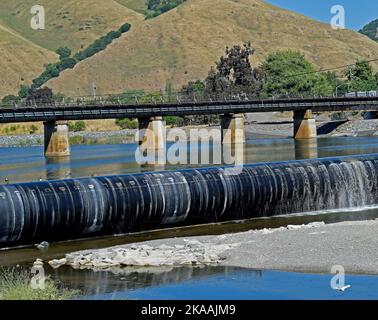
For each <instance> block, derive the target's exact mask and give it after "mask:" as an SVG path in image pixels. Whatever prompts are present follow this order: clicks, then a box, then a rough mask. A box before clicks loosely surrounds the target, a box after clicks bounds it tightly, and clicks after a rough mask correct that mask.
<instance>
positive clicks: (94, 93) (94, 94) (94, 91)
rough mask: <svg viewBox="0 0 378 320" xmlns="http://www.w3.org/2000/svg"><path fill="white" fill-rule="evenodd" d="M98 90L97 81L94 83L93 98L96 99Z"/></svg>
mask: <svg viewBox="0 0 378 320" xmlns="http://www.w3.org/2000/svg"><path fill="white" fill-rule="evenodd" d="M96 90H97V87H96V84H95V83H92V91H93V99H94V100H96V96H97V94H96Z"/></svg>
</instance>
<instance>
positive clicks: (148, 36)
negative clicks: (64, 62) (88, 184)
mask: <svg viewBox="0 0 378 320" xmlns="http://www.w3.org/2000/svg"><path fill="white" fill-rule="evenodd" d="M243 41H251V42H252V44H253V46H254V47H255V48H256V49H257V52H256V57H255V59H256V58H257V61H260V62H261V61H262V60H263V58H264V57H265V56H266V55H267V54H268V53H270V52H273V51H277V50H285V49H299V50H301V51H302V52H303V53H304V54H305V55H306V57H307V58H308V59H309V60H310V61H311V62H313V63H314V64H315V65H316V66H317V67H319V68H329V67H335V66H342V65H345V64H348V63H354V62H355V61H356V60H357V59H372V58H375V57H377V53H378V44H376V43H375V42H373V41H371V40H369V39H368V38H366V37H364V36H363V35H361V34H358V33H356V32H353V31H349V30H337V31H336V30H333V29H332V28H331V27H330V26H329V25H328V24H323V23H320V22H316V21H314V20H311V19H309V18H307V17H305V16H302V15H299V14H296V13H293V12H290V11H287V10H284V9H280V8H277V7H275V6H273V5H270V4H268V3H265V2H264V1H262V0H232V1H231V0H188V1H187V2H186V3H184V4H183V5H181V6H179V7H178V8H176V9H174V10H172V11H170V12H168V13H166V14H163V15H161V16H159V17H158V18H155V19H151V20H147V21H144V22H143V23H141V24H139V26H138V27H137V28H136V27H134V28H132V30H131V31H130V32H129V33H127V34H126V35H125V36H123V37H122V38H120V39H119V40H117V41H115V42H114V43H113V44H112V45H110V46H109V47H108V48H107V49H106V50H105V51H103V52H101V53H99V54H97V55H96V56H94V57H92V58H91V59H88V60H86V61H84V62H82V63H80V64H79V65H77V66H76V67H75V69H74V70H68V71H65V72H63V73H62V74H61V76H60V77H59V78H57V79H54V80H51V81H50V82H48V83H47V84H48V86H50V87H52V88H53V89H54V90H55V91H61V92H65V93H67V94H70V95H85V94H90V92H91V91H90V88H91V84H92V83H95V84H96V86H97V88H98V90H99V92H101V93H111V92H120V91H122V90H124V89H125V88H128V89H130V88H131V89H132V88H145V89H146V90H159V89H164V87H165V86H166V83H167V82H170V83H172V85H173V86H174V87H180V86H181V85H182V84H184V83H186V82H187V81H188V80H191V79H197V78H204V77H205V76H206V74H207V72H208V70H209V67H210V66H211V65H213V64H214V62H215V61H216V60H217V58H218V57H219V56H220V55H221V54H223V52H224V48H225V46H226V45H229V46H231V45H233V44H236V43H240V42H243ZM375 67H378V65H375Z"/></svg>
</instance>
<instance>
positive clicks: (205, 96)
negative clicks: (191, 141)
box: [0, 90, 378, 109]
mask: <svg viewBox="0 0 378 320" xmlns="http://www.w3.org/2000/svg"><path fill="white" fill-rule="evenodd" d="M373 93H374V94H373ZM377 96H378V90H377V91H369V92H350V93H347V94H346V95H343V96H335V95H333V96H331V97H330V96H316V95H315V96H304V95H291V94H283V95H279V96H272V97H258V96H256V95H255V94H253V93H247V92H217V93H211V94H209V93H206V92H197V91H195V92H186V91H176V92H169V93H162V92H154V93H147V94H145V93H122V94H106V95H97V96H77V97H63V96H62V97H54V98H52V99H21V100H17V101H8V102H7V103H0V107H1V108H2V109H20V108H46V107H47V108H51V107H57V108H64V107H85V106H88V107H91V106H101V105H103V106H130V107H137V106H139V105H149V106H151V105H164V104H167V105H169V104H175V105H180V104H198V103H217V102H242V101H245V102H248V101H274V100H276V99H280V100H281V99H313V98H344V97H346V98H361V97H377Z"/></svg>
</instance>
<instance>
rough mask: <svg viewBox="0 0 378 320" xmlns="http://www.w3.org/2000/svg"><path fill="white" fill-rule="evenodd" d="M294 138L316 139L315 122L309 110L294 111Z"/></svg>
mask: <svg viewBox="0 0 378 320" xmlns="http://www.w3.org/2000/svg"><path fill="white" fill-rule="evenodd" d="M294 138H295V139H311V138H316V122H315V119H314V117H313V115H312V111H311V110H306V111H294Z"/></svg>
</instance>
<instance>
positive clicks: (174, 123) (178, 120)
mask: <svg viewBox="0 0 378 320" xmlns="http://www.w3.org/2000/svg"><path fill="white" fill-rule="evenodd" d="M163 120H164V121H165V123H166V125H167V126H169V127H182V126H184V125H185V124H186V121H185V118H183V117H175V116H167V117H163Z"/></svg>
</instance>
